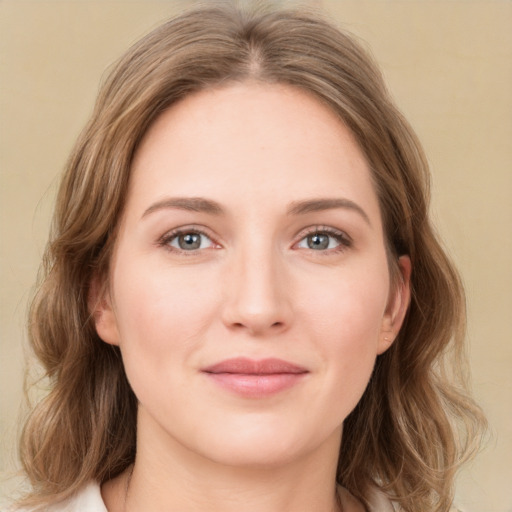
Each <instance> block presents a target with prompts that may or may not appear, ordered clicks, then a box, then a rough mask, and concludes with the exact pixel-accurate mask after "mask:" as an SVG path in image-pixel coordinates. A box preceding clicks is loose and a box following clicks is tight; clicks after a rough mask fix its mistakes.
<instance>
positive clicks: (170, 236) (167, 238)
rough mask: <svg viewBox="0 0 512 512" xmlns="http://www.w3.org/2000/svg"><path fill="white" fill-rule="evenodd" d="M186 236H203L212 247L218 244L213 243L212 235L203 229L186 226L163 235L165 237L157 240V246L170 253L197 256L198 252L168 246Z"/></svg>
mask: <svg viewBox="0 0 512 512" xmlns="http://www.w3.org/2000/svg"><path fill="white" fill-rule="evenodd" d="M188 234H194V235H201V236H204V237H206V238H208V239H209V240H210V241H211V243H212V245H219V244H217V243H216V242H215V240H214V238H213V237H212V235H210V234H209V233H208V232H206V231H205V230H204V229H202V228H199V227H196V226H186V227H183V228H176V229H173V230H172V231H169V232H167V233H165V235H163V236H162V237H161V238H160V239H159V240H158V245H159V246H161V247H163V248H165V249H166V250H168V251H170V252H173V253H178V254H182V255H184V256H194V255H196V254H197V252H198V250H188V251H187V250H184V249H178V248H177V247H172V246H171V245H170V244H171V242H172V241H173V240H174V239H175V238H177V237H179V236H180V235H188ZM200 250H205V249H200Z"/></svg>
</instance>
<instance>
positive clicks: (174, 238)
mask: <svg viewBox="0 0 512 512" xmlns="http://www.w3.org/2000/svg"><path fill="white" fill-rule="evenodd" d="M165 242H166V244H167V245H169V246H171V247H173V248H175V249H179V250H181V251H196V250H198V249H207V248H209V247H212V246H213V242H212V240H211V239H210V238H209V237H207V236H206V235H205V234H204V233H199V232H197V231H186V232H182V233H176V234H174V235H171V236H170V237H168V238H167V240H166V241H165Z"/></svg>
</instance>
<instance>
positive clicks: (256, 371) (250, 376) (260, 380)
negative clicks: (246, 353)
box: [201, 358, 309, 398]
mask: <svg viewBox="0 0 512 512" xmlns="http://www.w3.org/2000/svg"><path fill="white" fill-rule="evenodd" d="M201 372H202V373H203V374H204V375H205V376H206V377H208V378H209V379H210V380H211V381H212V382H213V383H215V384H217V385H219V386H220V387H221V388H223V389H224V390H227V391H229V392H231V393H234V394H236V395H239V396H242V397H245V398H264V397H268V396H271V395H275V394H277V393H280V392H282V391H285V390H287V389H290V388H291V387H293V386H295V385H297V384H299V383H300V382H301V381H302V380H303V379H304V377H305V376H306V375H307V374H308V373H309V371H308V370H307V369H306V368H304V367H302V366H298V365H296V364H293V363H290V362H288V361H283V360H282V359H263V360H259V361H256V360H252V359H247V358H234V359H227V360H225V361H221V362H219V363H216V364H214V365H212V366H208V367H206V368H203V369H202V370H201Z"/></svg>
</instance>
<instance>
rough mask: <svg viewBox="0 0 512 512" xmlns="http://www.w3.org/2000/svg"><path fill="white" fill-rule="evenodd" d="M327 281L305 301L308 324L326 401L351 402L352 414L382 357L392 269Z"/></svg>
mask: <svg viewBox="0 0 512 512" xmlns="http://www.w3.org/2000/svg"><path fill="white" fill-rule="evenodd" d="M319 284H320V283H319ZM323 284H324V290H323V292H322V293H318V291H317V293H315V294H309V296H308V297H307V298H306V299H305V300H304V302H303V313H302V316H303V317H304V318H308V320H309V321H308V322H306V323H305V324H304V325H305V326H307V328H308V329H309V336H310V337H311V338H312V339H314V340H315V343H316V346H317V350H319V351H320V352H321V354H322V360H323V362H324V363H323V364H324V367H325V368H324V369H325V371H326V374H327V381H326V382H327V383H328V388H327V389H328V391H327V395H328V398H327V400H328V401H329V400H335V401H336V400H338V403H343V404H346V409H344V411H343V414H348V412H350V410H351V409H352V408H353V407H355V405H356V404H357V402H358V401H359V399H360V397H361V395H362V394H363V392H364V389H365V388H366V385H367V383H368V380H369V378H370V376H371V373H372V370H373V366H374V364H375V359H376V357H377V350H378V342H379V340H380V336H381V328H382V322H383V318H384V314H385V310H386V305H387V296H388V280H387V274H386V271H385V270H384V273H382V272H380V271H377V272H375V273H367V274H366V275H364V273H359V274H358V273H356V272H354V273H352V274H351V275H344V276H343V278H340V279H331V280H329V281H326V282H325V283H323ZM305 328H306V327H305ZM342 397H343V400H340V398H342ZM334 403H335V402H334Z"/></svg>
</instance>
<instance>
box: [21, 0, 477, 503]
mask: <svg viewBox="0 0 512 512" xmlns="http://www.w3.org/2000/svg"><path fill="white" fill-rule="evenodd" d="M246 80H256V81H261V82H265V83H279V84H287V85H289V86H292V87H296V88H299V89H301V90H303V91H306V92H307V93H308V94H310V95H312V96H313V97H315V98H316V99H317V100H318V101H320V102H322V103H323V104H324V105H327V107H328V108H329V109H331V111H333V112H334V113H335V114H337V115H338V116H339V118H340V120H341V121H342V122H343V123H344V124H345V125H346V126H347V127H348V128H349V129H350V130H351V131H352V133H353V134H354V136H355V138H356V140H357V142H358V144H359V146H360V148H361V149H362V151H363V153H364V155H365V156H366V159H367V161H368V163H369V165H370V168H371V171H372V177H373V181H374V184H375V187H376V191H377V194H378V198H379V202H380V207H381V213H382V217H383V224H384V230H385V236H386V240H387V245H388V254H389V259H390V263H391V264H390V268H391V272H392V274H396V261H397V258H398V256H400V255H403V254H407V255H409V256H410V258H411V260H412V266H413V272H412V282H411V288H412V298H411V303H410V307H409V310H408V313H407V317H406V320H405V323H404V325H403V326H402V329H401V330H400V332H399V334H398V337H397V339H396V340H395V342H394V343H393V345H392V347H391V348H390V349H389V350H388V351H386V352H385V353H384V354H382V355H380V356H378V358H377V361H376V365H375V369H374V372H373V375H372V377H371V380H370V382H369V385H368V387H367V389H366V391H365V393H364V395H363V397H362V399H361V400H360V402H359V404H358V405H357V407H356V408H355V409H354V411H353V412H352V413H351V414H350V415H349V417H348V418H347V419H346V420H345V423H344V432H343V443H342V447H341V453H340V455H339V463H338V471H337V480H338V482H339V483H340V484H341V485H343V486H344V487H346V488H347V489H348V490H349V491H350V492H351V493H352V494H353V495H355V496H356V497H357V498H359V499H360V500H361V501H362V502H363V503H366V498H367V496H368V493H369V492H370V489H371V488H372V487H375V486H377V487H378V488H380V489H381V490H382V491H383V492H385V493H386V494H387V495H388V496H389V497H390V498H391V499H392V500H395V501H396V503H398V504H399V507H400V510H403V511H406V512H427V511H428V512H433V511H435V512H446V511H447V510H448V509H449V507H450V504H451V502H452V496H453V483H454V475H455V472H456V470H457V468H458V466H459V465H460V464H461V462H462V461H464V460H465V458H466V457H467V456H468V454H469V453H471V452H473V451H474V448H475V447H476V445H477V441H478V439H479V435H480V433H481V431H482V429H481V427H482V426H483V425H484V424H485V420H484V418H483V416H482V414H481V412H480V409H479V408H478V407H477V406H476V404H475V403H474V402H473V401H472V399H471V398H470V397H469V394H468V392H467V385H466V384H467V377H466V370H465V367H466V366H465V359H464V327H465V305H464V294H463V290H462V286H461V281H460V279H459V277H458V274H457V272H456V270H455V269H454V267H453V266H452V264H451V263H450V261H449V260H448V258H447V256H446V254H445V252H444V251H443V249H442V247H441V245H440V243H439V241H438V238H437V236H436V235H435V233H434V231H433V228H432V226H431V223H430V221H429V217H428V207H429V170H428V165H427V162H426V159H425V156H424V154H423V150H422V148H421V145H420V143H419V142H418V140H417V138H416V136H415V134H414V132H413V131H412V129H411V127H410V126H409V124H408V123H407V122H406V120H405V119H404V118H403V116H402V115H401V114H400V112H399V111H398V109H397V108H396V106H395V105H394V103H393V101H392V100H391V98H390V95H389V94H388V92H387V90H386V87H385V85H384V82H383V79H382V77H381V74H380V72H379V70H378V68H377V66H376V65H375V64H374V63H373V60H372V58H371V57H370V56H369V54H368V53H367V52H366V51H365V50H364V49H363V48H362V47H361V45H360V44H359V43H357V42H356V41H355V39H354V38H353V37H352V36H349V35H348V34H346V33H344V32H343V31H341V30H339V29H338V28H336V27H334V26H333V25H331V24H330V23H329V22H328V21H326V20H324V19H323V18H322V17H321V16H319V15H317V14H314V13H310V12H308V11H304V10H293V9H274V8H268V9H261V8H260V9H257V10H252V11H247V10H240V9H238V8H235V7H233V6H230V5H225V4H222V5H218V4H214V5H213V6H212V5H211V3H210V5H209V6H206V7H201V8H196V9H195V10H191V11H188V12H186V13H184V14H182V15H180V16H178V17H176V18H174V19H171V20H170V21H167V22H166V23H164V24H162V25H161V26H160V27H158V28H157V29H156V30H154V31H153V32H151V33H150V34H149V35H147V36H146V37H144V38H143V39H142V40H140V41H139V42H138V43H136V44H135V45H134V46H133V47H132V48H131V49H130V50H129V51H128V52H127V53H126V54H125V55H124V56H123V57H122V58H121V59H120V60H119V61H118V62H117V64H116V65H115V66H114V67H113V69H112V70H111V72H110V75H109V77H108V79H107V80H106V81H105V82H104V84H103V85H102V88H101V90H100V93H99V97H98V99H97V103H96V106H95V108H94V111H93V113H92V117H91V119H90V121H89V123H88V124H87V126H86V127H85V129H84V131H83V132H82V134H81V135H80V137H79V139H78V141H77V143H76V146H75V148H74V150H73V152H72V154H71V156H70V158H69V161H68V163H67V167H66V171H65V174H64V177H63V180H62V182H61V186H60V190H59V194H58V198H57V203H56V209H55V215H54V221H53V225H52V233H51V237H50V242H49V244H48V248H47V251H46V254H45V258H44V262H43V270H42V278H41V282H40V286H39V289H38V292H37V294H36V296H35V298H34V301H33V303H32V307H31V311H30V321H29V331H30V340H31V344H32V347H33V349H34V351H35V354H36V356H37V357H38V358H39V360H40V361H41V363H42V365H43V367H44V370H45V372H46V375H47V376H48V377H49V379H50V382H51V390H50V391H49V393H48V394H47V396H46V397H45V398H44V399H42V400H41V401H40V402H39V403H38V405H37V406H36V407H35V408H34V409H33V411H32V413H31V416H30V417H29V419H28V422H27V423H26V425H25V428H24V431H23V435H22V440H21V457H22V461H23V465H24V469H25V471H26V473H27V474H28V476H29V479H30V481H31V483H32V486H33V491H32V494H31V495H30V496H28V497H27V499H26V501H25V503H32V504H44V503H48V502H50V501H53V500H60V499H63V498H65V497H67V496H69V495H70V494H72V493H73V492H75V491H76V490H77V489H78V488H79V487H81V486H82V485H84V483H85V482H87V481H89V480H91V479H95V480H97V481H98V482H100V483H101V482H104V481H106V480H108V479H110V478H113V477H114V476H116V475H118V474H119V473H120V472H122V471H123V470H124V469H125V468H127V466H128V465H130V464H131V463H132V462H133V461H134V457H135V448H136V447H135V437H136V432H135V431H136V414H137V400H136V397H135V396H134V394H133V392H132V390H131V389H130V386H129V384H128V381H127V379H126V375H125V372H124V369H123V364H122V360H121V356H120V353H119V350H118V348H117V347H114V346H112V345H108V344H106V343H104V342H103V341H101V339H100V338H99V337H98V335H97V333H96V331H95V328H94V322H93V321H92V319H91V313H90V310H89V307H88V295H89V288H90V285H91V280H92V277H93V276H103V277H105V276H107V275H108V272H109V261H110V256H111V253H112V248H113V244H114V241H115V236H116V227H117V225H118V222H119V219H120V215H121V214H122V211H123V206H124V201H125V198H126V194H127V186H128V182H129V179H130V167H131V162H132V157H133V155H134V152H135V151H136V149H137V147H138V144H139V143H140V141H141V139H142V138H143V136H144V134H145V133H146V131H147V129H148V127H149V126H150V125H151V124H152V123H153V122H154V120H155V119H156V118H157V117H158V116H159V114H161V113H162V112H163V111H164V110H166V109H168V108H169V107H171V106H172V105H173V104H175V103H176V102H177V101H179V100H180V99H182V98H184V97H185V96H187V95H189V94H192V93H194V92H197V91H201V90H204V89H208V88H212V87H221V86H223V85H225V84H229V83H233V82H243V81H246Z"/></svg>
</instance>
